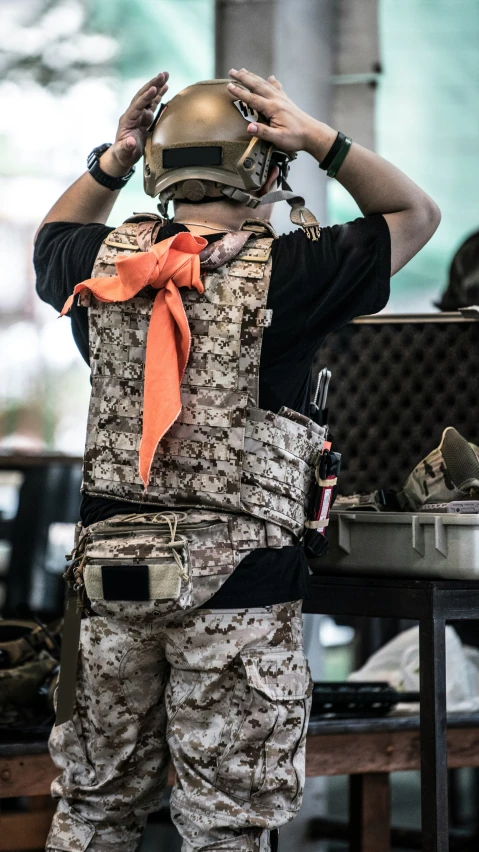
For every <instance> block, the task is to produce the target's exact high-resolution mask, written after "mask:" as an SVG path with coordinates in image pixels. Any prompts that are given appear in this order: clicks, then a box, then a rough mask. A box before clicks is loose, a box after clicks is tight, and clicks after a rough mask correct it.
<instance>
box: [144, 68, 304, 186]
mask: <svg viewBox="0 0 479 852" xmlns="http://www.w3.org/2000/svg"><path fill="white" fill-rule="evenodd" d="M229 82H231V81H230V80H204V81H202V82H200V83H195V84H194V85H192V86H188V87H187V88H186V89H183V90H182V91H181V92H179V93H178V94H177V95H175V97H174V98H172V100H171V101H169V102H168V103H167V104H165V106H164V107H163V108H162V109H161V111H160V113H159V115H158V118H157V120H156V121H155V123H154V124H153V126H152V127H151V128H150V132H149V134H148V137H147V140H146V145H145V158H144V163H145V165H144V187H145V192H146V193H147V195H150V196H152V197H156V196H157V195H159V196H160V199H161V200H163V199H169V198H185V197H188V195H185V194H184V191H183V190H182V185H183V184H184V182H185V181H195V182H197V181H202V180H203V181H205V180H208V181H213V182H214V183H215V184H216V190H215V189H214V190H213V191H211V189H208V195H209V196H210V195H213V196H215V195H218V197H221V195H222V193H221V187H223V186H230V187H236V188H239V189H243V190H246V191H247V192H254V191H256V190H259V189H261V187H262V186H263V185H264V183H265V182H266V178H267V176H268V170H269V165H270V161H271V156H272V154H273V153H274V152H275V151H276V150H277V149H276V148H275V146H274V145H272V144H271V143H268V142H265V141H263V140H261V139H258V138H257V137H255V136H253V137H252V136H251V134H250V133H248V132H247V127H248V124H249V123H250V122H251V121H256V122H259V123H266V119H265V118H264V116H262V115H261V114H258V113H257V112H255V111H254V110H252V109H251V108H250V107H248V106H247V105H246V104H245V103H244V102H243V101H239V100H238V99H237V98H235V97H234V96H233V95H232V94H231V92H230V91H229V90H228V88H227V84H228V83H229ZM278 153H280V154H281V156H282V158H283V159H284V158H285V157H286V159H288V160H289V159H291V157H290V156H289V155H287V154H285V152H278ZM187 186H188V185H187ZM194 190H195V195H196V197H195V198H194V199H193V198H192V199H191V200H197V196H198V184H197V183H195V185H194ZM205 191H206V190H205ZM200 195H201V193H200Z"/></svg>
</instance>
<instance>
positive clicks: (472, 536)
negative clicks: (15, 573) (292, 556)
mask: <svg viewBox="0 0 479 852" xmlns="http://www.w3.org/2000/svg"><path fill="white" fill-rule="evenodd" d="M328 529H329V532H328V536H329V543H330V544H329V552H328V553H327V554H326V555H325V556H323V557H321V559H317V560H313V562H312V563H311V564H312V566H313V568H314V570H315V571H319V572H321V573H328V574H330V573H338V574H355V573H357V574H375V575H379V576H384V577H388V576H391V577H392V576H394V577H400V576H404V577H422V578H424V577H428V578H431V579H432V578H436V579H437V578H439V579H442V580H476V579H477V580H479V515H456V514H446V513H441V514H437V515H436V514H417V513H416V514H414V513H409V512H384V513H383V512H380V513H379V512H333V513H332V514H331V516H330V521H329V528H328Z"/></svg>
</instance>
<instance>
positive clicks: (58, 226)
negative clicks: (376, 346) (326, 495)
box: [34, 215, 391, 608]
mask: <svg viewBox="0 0 479 852" xmlns="http://www.w3.org/2000/svg"><path fill="white" fill-rule="evenodd" d="M111 230H113V229H112V228H109V227H107V226H106V225H98V224H91V225H78V224H76V223H71V222H52V223H50V224H47V225H44V226H43V228H42V229H41V231H40V233H39V235H38V238H37V241H36V245H35V253H34V264H35V269H36V273H37V292H38V294H39V296H40V297H41V298H42V299H43V300H44V301H45V302H48V303H49V304H50V305H52V306H53V307H54V308H55V309H56V310H57V311H60V310H61V309H62V307H63V305H64V303H65V301H66V300H67V298H68V297H69V296H70V295H71V293H72V291H73V288H74V287H75V285H76V284H78V283H79V282H80V281H84V280H85V279H87V278H90V277H91V273H92V269H93V265H94V262H95V258H96V256H97V254H98V250H99V248H100V246H101V243H102V242H103V240H104V239H105V237H106V236H107V235H108V234H109V233H110V231H111ZM186 230H187V228H185V227H184V226H182V225H173V224H168V225H166V226H165V227H164V228H162V229H161V230H160V232H159V234H158V240H161V239H166V238H167V237H170V236H172V235H173V234H175V233H178V232H180V231H186ZM207 239H209V241H211V240H214V239H218V236H217V235H210V236H209V237H207ZM272 262H273V268H272V275H271V284H270V289H269V294H268V303H267V306H268V308H271V309H272V311H273V318H272V323H271V325H270V326H269V327H268V328H265V329H264V335H263V346H262V351H261V362H260V382H259V404H260V407H261V408H266V409H269V410H271V411H278V410H279V409H280V408H281V406H283V405H286V406H288V407H289V408H293V409H295V410H296V411H300V412H302V413H304V414H309V400H310V396H311V368H312V363H313V359H314V356H315V354H316V352H317V350H318V348H319V346H320V345H321V343H322V341H323V339H324V338H325V336H326V335H327V334H329V332H331V331H334V330H336V329H338V328H341V327H342V326H344V325H346V324H347V323H348V322H349V321H350V320H352V319H353V318H354V317H357V316H362V315H365V314H373V313H377V312H378V311H380V310H381V309H382V308H383V307H384V306H385V305H386V303H387V301H388V298H389V279H390V268H391V249H390V238H389V229H388V226H387V223H386V220H385V219H384V217H383V216H381V215H374V216H367V217H365V218H360V219H356V220H355V221H354V222H348V223H347V224H345V225H333V226H332V227H326V228H322V229H321V237H320V239H319V240H318V241H317V242H311V241H310V240H308V239H307V238H306V236H305V234H304V232H303V231H302V230H297V231H292V232H291V233H289V234H283V235H282V236H280V237H279V238H278V239H277V240H275V242H274V243H273V251H272ZM70 316H71V324H72V332H73V337H74V339H75V342H76V344H77V346H78V348H79V350H80V353H81V355H82V356H83V358H84V360H85V361H86V362H87V363H89V355H88V309H87V308H83V307H81V306H79V305H76V304H74V305H73V307H72V310H71V314H70ZM333 380H334V379H333ZM150 510H151V507H142V506H140V505H139V504H132V503H121V502H119V501H117V500H110V499H108V498H102V497H95V496H90V495H87V494H83V495H82V504H81V519H82V522H83V524H84V525H85V526H88V525H89V524H92V523H94V522H95V521H99V520H104V519H105V518H108V517H111V516H112V515H114V514H118V513H120V512H125V513H131V512H134V511H136V512H140V511H150ZM308 593H309V575H308V568H307V563H306V559H305V557H304V553H303V550H302V548H300V547H284V548H282V549H281V550H272V549H268V548H258V549H257V550H255V551H253V553H251V554H250V555H249V556H247V557H246V558H245V559H243V561H242V562H241V563H240V564H239V565H238V567H237V568H236V570H235V571H234V572H233V574H232V575H231V577H229V578H228V580H227V581H226V582H225V583H224V585H223V586H222V588H221V589H220V590H219V592H217V593H216V595H215V596H214V597H213V598H211V600H209V601H208V602H207V604H206V605H207V606H208V607H217V608H219V607H245V606H266V605H269V604H274V603H282V602H284V601H290V600H296V599H298V598H303V597H307V596H308Z"/></svg>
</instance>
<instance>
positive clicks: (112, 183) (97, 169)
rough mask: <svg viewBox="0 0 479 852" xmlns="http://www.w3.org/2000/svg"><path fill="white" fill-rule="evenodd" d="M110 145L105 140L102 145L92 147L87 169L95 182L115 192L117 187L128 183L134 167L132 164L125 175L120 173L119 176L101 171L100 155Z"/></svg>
mask: <svg viewBox="0 0 479 852" xmlns="http://www.w3.org/2000/svg"><path fill="white" fill-rule="evenodd" d="M110 147H111V143H109V142H105V143H104V144H103V145H99V146H98V147H97V148H93V151H91V152H90V154H89V155H88V157H87V169H88V171H89V172H90V174H91V176H92V178H94V179H95V180H96V182H97V183H100V184H101V185H102V186H105V187H106V188H107V189H110V190H111V191H112V192H116V191H117V190H119V189H123V187H124V186H125V185H126V184H127V183H128V181H129V180H130V178H131V176H132V175H133V174H134V173H135V167H134V166H133V167H132V168H131V169H130V171H129V172H128V173H127V174H126V175H122V176H121V177H113V176H112V175H109V174H107V173H106V172H105V171H103V169H102V167H101V166H100V157H101V155H102V154H104V153H105V151H107V150H108V148H110Z"/></svg>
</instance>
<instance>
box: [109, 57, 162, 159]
mask: <svg viewBox="0 0 479 852" xmlns="http://www.w3.org/2000/svg"><path fill="white" fill-rule="evenodd" d="M168 77H169V74H168V71H162V72H161V73H160V74H157V75H156V77H153V79H152V80H149V81H148V83H145V85H144V86H142V87H141V89H140V90H139V91H138V92H137V93H136V95H135V96H134V97H133V98H132V100H131V103H130V105H129V107H128V108H127V109H126V111H125V112H124V113H123V115H122V116H121V118H120V121H119V123H118V130H117V132H116V139H115V141H114V143H113V145H111V147H110V148H109V149H108V151H105V153H104V154H103V155H102V157H101V166H102V168H104V169H105V171H106V172H108V173H109V174H113V175H115V176H120V175H124V174H126V173H127V172H129V171H130V169H131V167H132V166H134V165H135V163H137V162H138V160H139V159H140V157H142V156H143V151H144V149H145V142H146V136H147V133H148V128H149V127H150V125H151V123H152V121H153V118H154V115H155V110H156V108H157V106H158V104H159V103H160V100H161V98H162V97H163V95H164V94H165V92H166V91H167V90H168V86H167V85H166V83H167V80H168Z"/></svg>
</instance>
